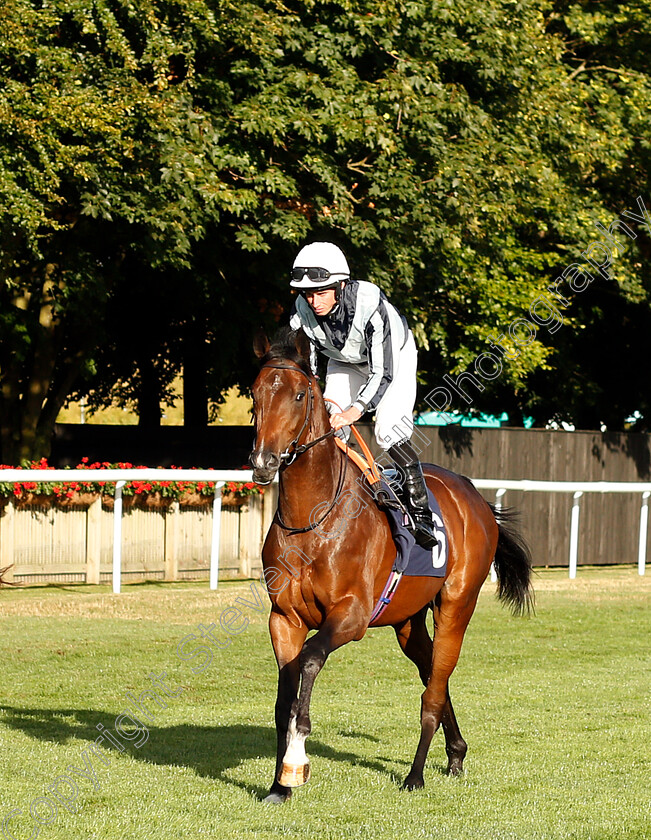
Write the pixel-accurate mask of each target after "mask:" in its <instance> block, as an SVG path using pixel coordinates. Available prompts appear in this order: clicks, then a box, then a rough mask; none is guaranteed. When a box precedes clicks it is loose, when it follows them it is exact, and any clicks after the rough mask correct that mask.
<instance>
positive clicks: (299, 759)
mask: <svg viewBox="0 0 651 840" xmlns="http://www.w3.org/2000/svg"><path fill="white" fill-rule="evenodd" d="M369 615H370V611H369V609H368V607H367V608H364V607H362V605H361V604H360V602H359V600H358V599H356V598H345V599H344V600H343V601H340V602H339V603H338V604H337V606H336V607H335V608H334V609H333V610H332V611H331V612H330V613H329V614H328V616H327V617H326V620H325V621H324V623H323V624H322V626H321V628H320V629H319V631H318V632H317V633H316V634H315V635H314V636H312V637H311V638H310V639H308V641H307V642H305V644H304V646H303V650H302V651H301V655H300V659H299V662H300V674H301V689H300V693H299V696H298V699H297V700H296V701H295V702H294V705H293V707H292V712H291V716H290V720H289V739H288V742H287V751H286V753H285V756H284V758H283V762H282V768H281V773H280V777H279V781H280V784H281V785H286V786H287V787H298V786H299V785H303V784H305V782H307V780H308V779H309V777H310V763H309V760H308V758H307V754H306V752H305V739H306V738H307V736H308V735H309V734H310V732H311V731H312V723H311V721H310V700H311V698H312V689H313V688H314V682H315V680H316V678H317V676H318V675H319V672H320V671H321V668H323V666H324V665H325V662H326V659H327V658H328V656H329V655H330V654H331V653H332V651H333V650H336V649H337V648H339V647H341V646H342V645H345V644H346V643H347V642H351V641H353V640H355V641H358V640H359V639H361V638H363V636H364V634H365V632H366V628H367V626H368V617H369Z"/></svg>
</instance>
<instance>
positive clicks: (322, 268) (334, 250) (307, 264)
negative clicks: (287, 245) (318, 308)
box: [290, 242, 350, 292]
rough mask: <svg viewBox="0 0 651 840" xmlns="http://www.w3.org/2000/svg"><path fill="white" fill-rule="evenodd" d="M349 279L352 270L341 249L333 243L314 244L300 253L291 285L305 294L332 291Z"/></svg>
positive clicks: (295, 263)
mask: <svg viewBox="0 0 651 840" xmlns="http://www.w3.org/2000/svg"><path fill="white" fill-rule="evenodd" d="M349 277H350V268H349V267H348V263H347V261H346V257H345V256H344V252H343V251H342V250H341V248H338V247H337V246H336V245H334V244H333V243H332V242H312V243H310V244H309V245H306V246H305V247H304V248H301V250H300V251H299V252H298V255H297V257H296V259H295V260H294V266H293V268H292V279H291V283H290V285H291V287H292V288H293V289H298V290H299V291H303V292H305V291H308V290H310V289H330V288H333V287H339V284H340V283H341V281H342V280H348V279H349Z"/></svg>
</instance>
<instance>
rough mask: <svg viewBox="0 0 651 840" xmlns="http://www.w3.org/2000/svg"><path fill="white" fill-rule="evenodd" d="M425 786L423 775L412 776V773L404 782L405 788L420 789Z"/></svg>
mask: <svg viewBox="0 0 651 840" xmlns="http://www.w3.org/2000/svg"><path fill="white" fill-rule="evenodd" d="M424 787H425V782H424V781H423V779H422V777H421V778H419V777H418V776H412V775H411V774H410V775H409V776H407V778H406V779H405V780H404V782H403V783H402V789H403V790H420V789H421V788H424Z"/></svg>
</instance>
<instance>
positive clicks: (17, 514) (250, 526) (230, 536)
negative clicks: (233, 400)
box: [0, 426, 651, 584]
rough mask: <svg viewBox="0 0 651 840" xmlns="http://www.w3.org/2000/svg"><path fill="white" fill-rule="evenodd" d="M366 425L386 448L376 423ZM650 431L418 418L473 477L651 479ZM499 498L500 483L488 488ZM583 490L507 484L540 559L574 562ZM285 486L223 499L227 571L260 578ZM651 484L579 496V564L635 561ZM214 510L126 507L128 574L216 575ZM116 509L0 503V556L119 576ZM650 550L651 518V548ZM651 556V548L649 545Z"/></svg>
mask: <svg viewBox="0 0 651 840" xmlns="http://www.w3.org/2000/svg"><path fill="white" fill-rule="evenodd" d="M362 432H363V434H364V436H365V437H366V439H367V441H368V442H369V444H370V446H371V449H372V450H373V451H374V452H375V453H376V454H379V449H378V447H377V444H376V443H375V440H374V437H373V434H372V429H371V427H370V426H365V427H362ZM650 440H651V437H650V436H648V435H639V434H638V435H635V434H608V433H604V434H602V433H599V432H552V431H546V430H541V429H532V430H524V429H468V428H459V427H423V426H420V427H417V434H416V436H415V438H414V442H415V444H416V445H417V446H418V447H419V448H420V450H421V459H422V460H423V461H426V462H431V463H436V464H440V465H441V466H444V467H446V468H447V469H451V470H453V471H454V472H459V473H462V474H464V475H468V476H471V477H474V478H491V479H500V478H501V479H523V478H528V479H540V480H565V481H648V480H651V447H650V443H649V442H650ZM484 496H485V498H486V499H488V501H489V502H491V503H494V502H495V491H492V490H489V491H484ZM572 496H573V494H572V493H571V492H568V493H539V492H527V493H525V492H522V491H508V492H507V493H506V494H505V495H504V496H503V497H502V500H501V501H502V504H503V505H504V506H507V507H508V506H512V507H515V508H517V509H518V510H519V511H520V513H521V528H522V532H523V534H524V536H525V538H526V539H527V541H528V542H529V544H530V546H531V549H532V552H533V557H534V563H535V564H536V565H552V566H555V565H567V564H568V558H569V542H570V517H571V511H572V504H573V498H572ZM277 497H278V491H277V487H276V486H272V487H270V488H268V489H267V492H266V493H265V494H264V496H263V497H252V498H251V499H250V501H249V503H248V505H247V506H246V507H245V508H243V509H241V510H240V509H236V508H224V509H223V511H222V523H221V542H220V577H221V578H222V579H228V578H237V577H249V576H251V577H258V576H259V574H260V571H261V568H260V566H261V560H260V551H261V547H262V542H263V540H264V536H265V535H266V533H267V531H268V529H269V526H270V524H271V520H272V518H273V515H274V511H275V508H276V504H277ZM641 501H642V498H641V493H631V494H630V495H629V494H606V495H603V496H602V495H600V494H584V495H583V497H582V498H581V500H580V504H581V518H580V530H579V563H580V564H607V563H635V562H636V561H637V555H638V539H639V521H640V505H641ZM211 533H212V509H211V508H207V509H179V507H178V505H177V504H175V505H173V506H172V508H171V509H170V510H169V511H168V512H167V513H163V512H158V511H145V510H140V509H137V508H133V509H128V510H126V511H125V512H124V514H123V574H124V576H125V578H126V580H138V579H143V578H150V579H163V578H167V579H195V578H204V579H207V578H208V574H209V564H210V546H211ZM112 540H113V517H112V511H108V510H104V509H103V508H102V505H101V502H96V503H94V504H93V505H92V506H91V508H90V509H88V510H84V509H69V510H68V509H67V510H58V509H56V510H55V509H49V508H31V509H30V508H26V509H24V510H21V509H15V508H14V506H13V504H12V503H11V502H9V503H6V504H4V506H2V507H1V508H0V567H1V566H7V565H10V564H12V563H13V564H14V566H13V568H12V570H11V571H10V573H9V578H10V579H11V576H13V577H14V579H15V580H16V581H18V582H21V583H27V584H29V583H34V584H36V583H41V582H46V581H70V582H74V581H88V582H98V581H100V580H101V581H103V582H108V581H110V579H111V570H112V552H113V548H112ZM650 551H651V528H650V529H649V532H648V536H647V552H650ZM649 556H651V554H650V555H649Z"/></svg>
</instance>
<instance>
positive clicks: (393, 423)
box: [323, 333, 418, 450]
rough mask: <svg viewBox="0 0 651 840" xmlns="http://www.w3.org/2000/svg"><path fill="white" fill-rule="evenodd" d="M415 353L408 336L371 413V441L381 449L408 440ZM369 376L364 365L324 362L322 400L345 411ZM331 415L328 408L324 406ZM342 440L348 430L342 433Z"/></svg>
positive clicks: (411, 339)
mask: <svg viewBox="0 0 651 840" xmlns="http://www.w3.org/2000/svg"><path fill="white" fill-rule="evenodd" d="M417 366H418V352H417V350H416V342H415V341H414V337H413V335H412V334H411V333H409V338H408V339H407V341H406V343H405V346H404V347H403V348H402V350H400V351H398V353H397V354H396V355H395V356H394V358H393V379H392V380H391V383H390V384H389V387H388V388H387V389H386V391H385V392H384V396H383V397H382V399H381V400H380V402H379V404H378V406H377V408H376V409H375V439H376V440H377V442H378V445H379V446H381V447H382V449H384V450H386V449H389V448H390V447H391V446H393V445H394V444H396V443H400V442H401V441H403V440H405V439H409V438H410V437H411V435H412V432H413V430H414V419H413V413H414V404H415V402H416V369H417ZM368 376H369V369H368V365H353V364H348V363H346V362H339V361H336V360H335V359H329V360H328V370H327V372H326V385H325V390H324V392H323V396H324V397H325V398H326V399H329V400H332V401H333V403H334V404H335V409H334V410H336V411H345V410H346V409H347V408H350V406H351V405H352V404H353V403H354V402H355V400H356V399H357V395H358V394H359V392H360V391H361V390H362V388H363V387H364V385H365V384H366V382H367V380H368ZM328 410H329V411H331V412H332V411H333V407H332V406H328ZM343 431H345V432H346V439H347V438H348V436H349V435H350V429H344V430H343Z"/></svg>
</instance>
